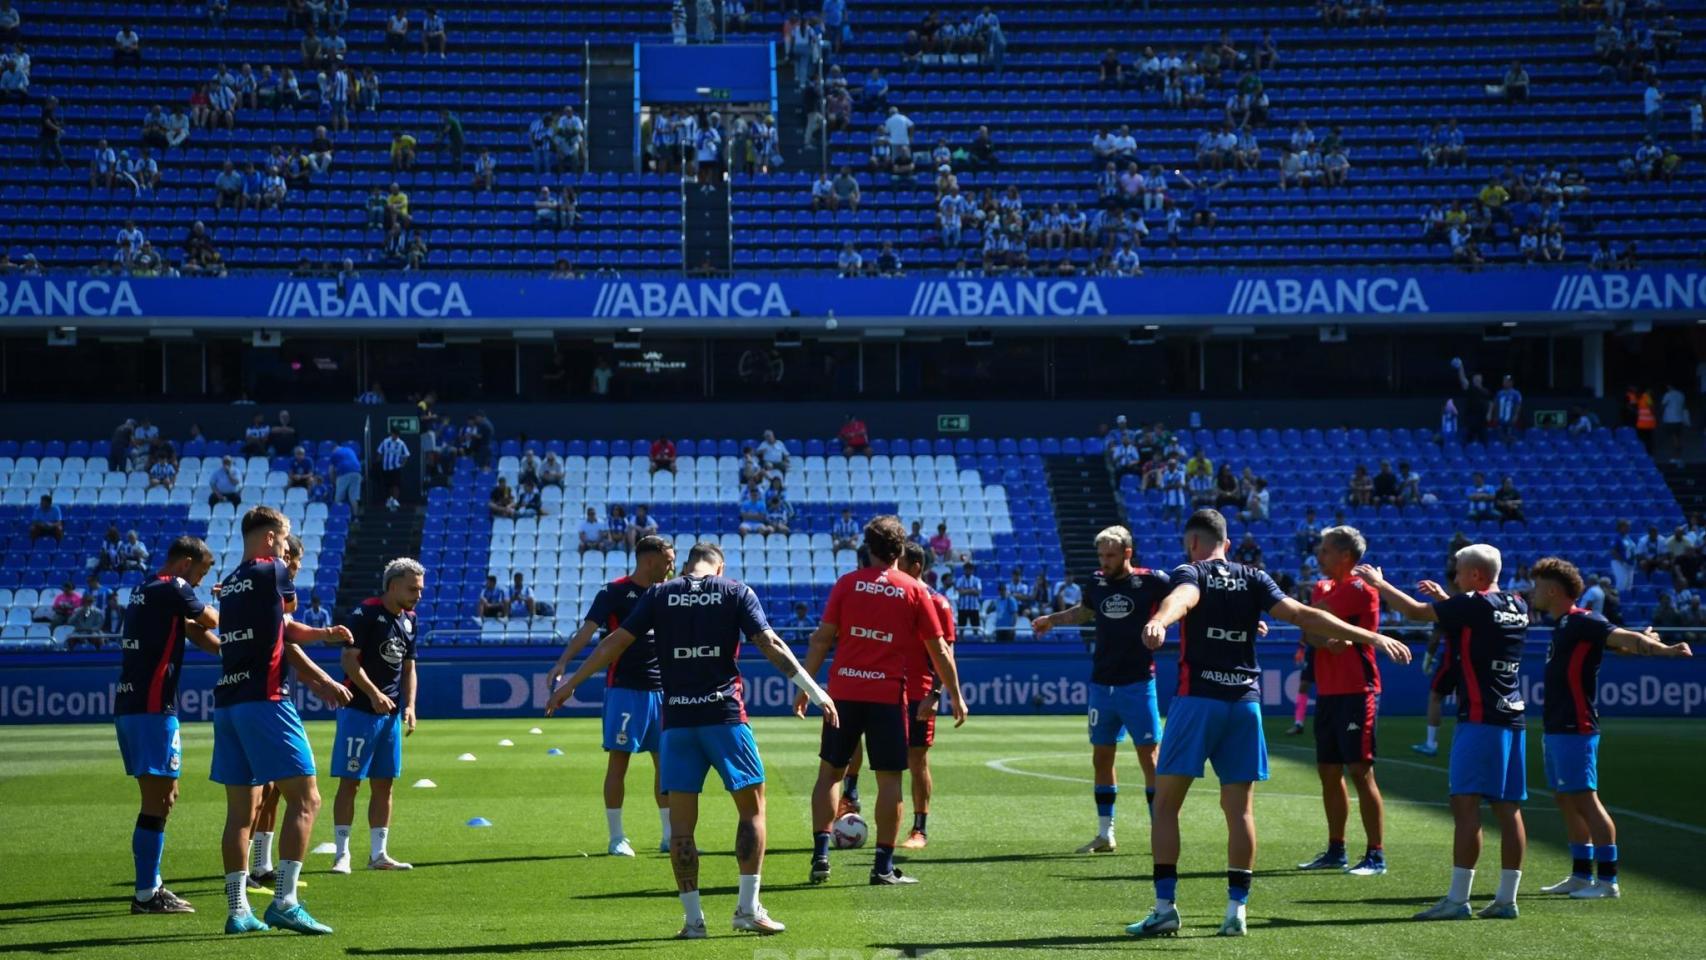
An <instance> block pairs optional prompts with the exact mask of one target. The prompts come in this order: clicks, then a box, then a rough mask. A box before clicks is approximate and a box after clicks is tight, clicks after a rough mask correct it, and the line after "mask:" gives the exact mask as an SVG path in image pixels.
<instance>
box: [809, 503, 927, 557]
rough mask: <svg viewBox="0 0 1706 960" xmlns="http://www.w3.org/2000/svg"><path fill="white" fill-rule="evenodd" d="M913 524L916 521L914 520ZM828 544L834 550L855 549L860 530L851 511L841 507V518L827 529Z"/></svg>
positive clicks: (857, 547)
mask: <svg viewBox="0 0 1706 960" xmlns="http://www.w3.org/2000/svg"><path fill="white" fill-rule="evenodd" d="M913 523H914V526H916V525H917V521H914V522H913ZM829 536H830V544H831V547H832V548H833V549H835V550H857V549H859V539H860V536H861V531H860V529H859V524H858V521H856V520H854V519H853V511H852V510H850V509H848V508H846V507H842V508H841V518H840V519H838V520H836V521H835V524H834V525H833V526H832V527H830V531H829Z"/></svg>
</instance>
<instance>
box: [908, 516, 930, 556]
mask: <svg viewBox="0 0 1706 960" xmlns="http://www.w3.org/2000/svg"><path fill="white" fill-rule="evenodd" d="M906 539H908V540H911V541H912V542H913V543H916V544H918V545H919V546H920V547H923V548H924V549H925V550H928V549H930V538H929V536H927V535H926V534H925V533H924V521H922V520H914V521H912V532H911V533H909V534H907V536H906Z"/></svg>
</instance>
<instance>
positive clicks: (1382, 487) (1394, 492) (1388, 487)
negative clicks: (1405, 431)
mask: <svg viewBox="0 0 1706 960" xmlns="http://www.w3.org/2000/svg"><path fill="white" fill-rule="evenodd" d="M1405 466H1406V467H1407V466H1408V464H1406V465H1405ZM1358 469H1359V470H1360V469H1362V468H1361V467H1358ZM1365 472H1366V471H1365ZM1352 483H1353V485H1354V484H1355V481H1354V480H1353V481H1352ZM1402 486H1403V483H1402V480H1401V479H1400V478H1399V476H1398V474H1396V473H1393V472H1392V461H1390V460H1382V461H1380V471H1379V472H1378V473H1376V474H1375V475H1374V478H1373V480H1371V481H1370V486H1369V500H1370V502H1371V503H1373V504H1374V505H1375V506H1377V507H1399V508H1400V509H1402V507H1403V505H1404V498H1403V493H1402V491H1401V487H1402Z"/></svg>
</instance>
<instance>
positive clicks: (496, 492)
mask: <svg viewBox="0 0 1706 960" xmlns="http://www.w3.org/2000/svg"><path fill="white" fill-rule="evenodd" d="M486 512H487V513H488V514H490V515H491V516H493V517H504V518H507V519H511V520H513V519H515V490H514V489H512V488H511V487H510V485H509V478H508V477H505V476H502V475H500V476H499V477H498V483H497V486H495V487H493V488H492V493H491V496H490V497H488V498H487V499H486Z"/></svg>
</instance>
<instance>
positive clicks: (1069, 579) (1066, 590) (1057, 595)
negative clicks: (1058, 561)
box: [1053, 573, 1084, 613]
mask: <svg viewBox="0 0 1706 960" xmlns="http://www.w3.org/2000/svg"><path fill="white" fill-rule="evenodd" d="M1082 599H1084V590H1083V588H1082V587H1080V586H1078V581H1077V580H1075V579H1074V578H1073V576H1072V574H1071V573H1068V574H1067V575H1066V579H1064V580H1062V581H1061V582H1060V587H1059V588H1058V589H1056V590H1055V591H1054V610H1053V612H1054V613H1059V612H1060V611H1062V610H1069V609H1071V608H1073V607H1076V606H1078V603H1079V601H1080V600H1082Z"/></svg>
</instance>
